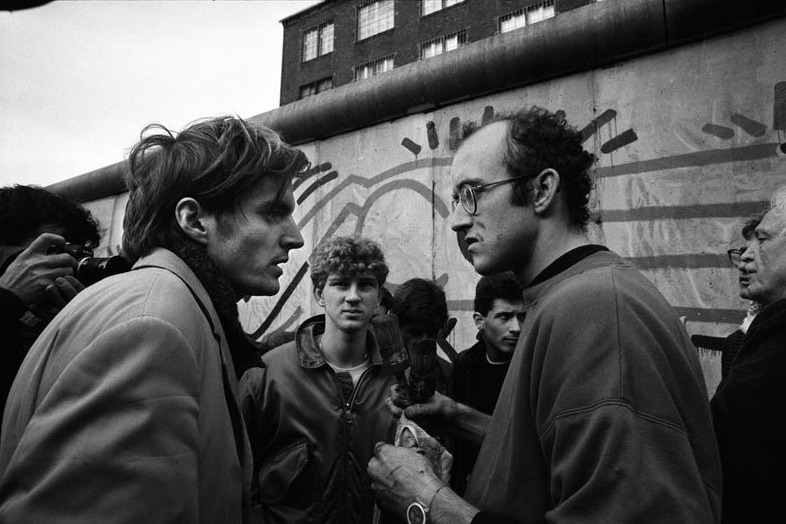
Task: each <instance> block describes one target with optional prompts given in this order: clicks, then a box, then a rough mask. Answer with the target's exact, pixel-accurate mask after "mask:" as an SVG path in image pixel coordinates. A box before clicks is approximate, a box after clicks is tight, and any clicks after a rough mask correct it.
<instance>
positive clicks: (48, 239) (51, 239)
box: [25, 233, 66, 254]
mask: <svg viewBox="0 0 786 524" xmlns="http://www.w3.org/2000/svg"><path fill="white" fill-rule="evenodd" d="M65 243H66V241H65V238H63V237H61V236H60V235H55V234H54V233H41V234H40V235H38V237H36V239H35V240H33V241H32V242H30V245H29V246H28V247H27V249H26V250H25V251H31V252H37V253H42V254H46V252H47V250H48V249H49V246H51V245H53V244H54V245H56V246H61V247H62V246H65Z"/></svg>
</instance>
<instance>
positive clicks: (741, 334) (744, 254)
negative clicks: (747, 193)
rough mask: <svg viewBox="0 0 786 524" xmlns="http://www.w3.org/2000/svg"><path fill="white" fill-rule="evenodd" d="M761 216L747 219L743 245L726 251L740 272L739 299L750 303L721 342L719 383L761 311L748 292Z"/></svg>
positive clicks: (753, 268) (744, 226) (743, 229)
mask: <svg viewBox="0 0 786 524" xmlns="http://www.w3.org/2000/svg"><path fill="white" fill-rule="evenodd" d="M763 216H764V215H763V214H761V213H756V214H755V215H752V216H751V217H749V218H748V219H747V220H746V221H745V224H744V225H743V226H742V238H744V239H745V245H744V246H741V247H737V248H733V249H729V250H728V251H726V254H727V255H728V256H729V262H731V263H732V265H733V266H734V267H736V268H737V270H738V271H739V272H740V276H739V283H740V297H741V298H742V299H743V300H750V301H751V303H750V306H748V313H747V315H745V319H744V320H743V321H742V324H740V327H739V328H737V330H736V331H734V333H732V334H731V335H729V336H728V337H726V339H725V340H724V341H723V351H722V353H721V382H722V381H723V380H725V379H726V377H727V376H729V371H730V370H731V367H732V366H733V365H734V361H735V360H736V359H737V354H738V353H739V352H740V347H741V346H742V340H743V339H744V338H745V334H746V333H747V332H748V327H750V325H751V322H753V319H754V318H755V317H756V315H757V314H758V313H759V310H760V309H761V304H760V303H759V302H757V301H755V300H751V296H750V293H749V292H748V285H749V284H750V279H751V275H753V274H754V273H755V272H756V267H755V264H754V258H753V253H754V251H755V249H756V247H757V242H756V237H755V236H754V231H755V230H756V226H758V225H759V222H761V219H762V217H763Z"/></svg>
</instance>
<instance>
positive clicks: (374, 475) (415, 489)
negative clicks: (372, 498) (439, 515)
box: [367, 442, 444, 515]
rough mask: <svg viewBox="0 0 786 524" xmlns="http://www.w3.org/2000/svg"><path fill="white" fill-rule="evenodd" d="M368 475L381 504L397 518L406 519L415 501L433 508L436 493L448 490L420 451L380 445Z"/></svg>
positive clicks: (380, 443)
mask: <svg viewBox="0 0 786 524" xmlns="http://www.w3.org/2000/svg"><path fill="white" fill-rule="evenodd" d="M367 471H368V475H369V477H371V489H373V490H374V491H375V493H376V496H377V501H378V502H379V503H380V505H381V506H384V507H386V508H387V509H389V510H390V511H392V512H393V513H395V514H396V515H404V514H405V512H406V509H407V506H409V505H410V504H411V503H412V502H414V501H415V500H418V501H420V502H421V503H423V504H427V505H428V504H431V501H432V499H433V498H434V495H435V494H436V492H437V491H438V490H439V489H440V488H442V487H443V486H444V483H443V482H442V481H440V480H439V479H438V478H437V476H436V475H434V471H433V470H432V469H431V464H429V461H428V459H427V458H426V457H425V455H424V454H423V450H422V449H419V448H402V447H397V446H391V445H390V444H385V443H383V442H377V444H376V446H374V456H373V457H371V460H369V462H368V469H367Z"/></svg>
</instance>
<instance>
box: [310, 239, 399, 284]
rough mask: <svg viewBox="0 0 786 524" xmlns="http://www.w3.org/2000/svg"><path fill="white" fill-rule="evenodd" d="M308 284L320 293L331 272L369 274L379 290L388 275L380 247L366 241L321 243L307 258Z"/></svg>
mask: <svg viewBox="0 0 786 524" xmlns="http://www.w3.org/2000/svg"><path fill="white" fill-rule="evenodd" d="M309 264H310V265H311V282H313V283H314V288H315V289H319V290H321V289H322V288H323V287H324V286H325V281H327V277H328V275H329V274H330V273H338V274H341V275H357V274H359V273H366V272H368V273H371V274H373V275H374V278H376V279H377V284H378V285H379V287H380V288H381V287H382V286H383V285H384V284H385V279H386V278H387V276H388V272H389V269H388V266H387V263H385V255H384V254H382V248H381V247H380V246H379V244H377V243H376V242H374V241H373V240H369V239H367V238H357V237H334V238H331V239H330V240H327V241H326V242H323V243H322V244H320V245H319V246H318V247H317V248H316V249H315V250H314V252H313V253H311V257H309Z"/></svg>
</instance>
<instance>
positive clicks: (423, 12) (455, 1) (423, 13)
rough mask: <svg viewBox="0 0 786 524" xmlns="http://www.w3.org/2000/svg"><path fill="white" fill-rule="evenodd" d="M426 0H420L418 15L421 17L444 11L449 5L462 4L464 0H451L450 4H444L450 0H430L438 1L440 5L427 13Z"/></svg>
mask: <svg viewBox="0 0 786 524" xmlns="http://www.w3.org/2000/svg"><path fill="white" fill-rule="evenodd" d="M427 1H428V0H420V17H421V18H423V17H426V16H431V15H433V14H434V13H439V12H440V11H444V10H445V9H448V8H450V7H454V6H457V5H459V4H463V3H464V2H465V1H466V0H452V1H453V3H452V4H450V5H445V4H446V3H447V2H450V1H451V0H431V1H432V2H439V5H440V7H438V8H436V9H434V10H433V11H429V12H428V13H427V12H426V2H427Z"/></svg>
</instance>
